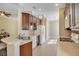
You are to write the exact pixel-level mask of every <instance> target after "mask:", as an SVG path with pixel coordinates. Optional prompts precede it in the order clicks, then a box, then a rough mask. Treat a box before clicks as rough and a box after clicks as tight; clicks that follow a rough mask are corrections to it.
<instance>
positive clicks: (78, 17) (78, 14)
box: [74, 3, 79, 27]
mask: <svg viewBox="0 0 79 59" xmlns="http://www.w3.org/2000/svg"><path fill="white" fill-rule="evenodd" d="M74 5H75V6H74V8H75V9H74V11H75V12H74V13H75V26H78V27H79V4H78V3H75V4H74Z"/></svg>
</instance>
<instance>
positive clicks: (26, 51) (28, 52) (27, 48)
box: [20, 42, 32, 56]
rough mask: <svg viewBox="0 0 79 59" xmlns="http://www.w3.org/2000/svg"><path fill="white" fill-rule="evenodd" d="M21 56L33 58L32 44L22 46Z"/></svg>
mask: <svg viewBox="0 0 79 59" xmlns="http://www.w3.org/2000/svg"><path fill="white" fill-rule="evenodd" d="M20 56H32V42H29V43H26V44H24V45H21V46H20Z"/></svg>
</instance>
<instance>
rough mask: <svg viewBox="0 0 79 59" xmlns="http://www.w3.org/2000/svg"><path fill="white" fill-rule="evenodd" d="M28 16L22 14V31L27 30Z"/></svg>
mask: <svg viewBox="0 0 79 59" xmlns="http://www.w3.org/2000/svg"><path fill="white" fill-rule="evenodd" d="M29 16H30V15H29V14H28V13H22V30H28V29H29Z"/></svg>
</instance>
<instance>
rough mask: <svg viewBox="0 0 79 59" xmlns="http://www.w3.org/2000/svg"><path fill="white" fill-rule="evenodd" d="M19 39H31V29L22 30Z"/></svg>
mask: <svg viewBox="0 0 79 59" xmlns="http://www.w3.org/2000/svg"><path fill="white" fill-rule="evenodd" d="M19 39H22V40H28V39H30V36H29V31H27V30H22V31H21V32H20V34H19Z"/></svg>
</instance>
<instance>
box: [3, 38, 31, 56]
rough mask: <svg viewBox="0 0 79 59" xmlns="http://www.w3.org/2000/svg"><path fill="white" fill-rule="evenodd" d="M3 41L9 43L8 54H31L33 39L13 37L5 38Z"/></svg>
mask: <svg viewBox="0 0 79 59" xmlns="http://www.w3.org/2000/svg"><path fill="white" fill-rule="evenodd" d="M1 41H2V42H4V43H6V44H7V56H31V55H32V40H31V39H26V40H22V39H12V38H11V37H9V38H4V39H1Z"/></svg>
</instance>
